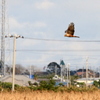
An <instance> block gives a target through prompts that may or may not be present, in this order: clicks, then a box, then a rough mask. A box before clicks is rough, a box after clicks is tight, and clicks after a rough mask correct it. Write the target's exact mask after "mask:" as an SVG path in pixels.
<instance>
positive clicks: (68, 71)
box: [68, 64, 71, 85]
mask: <svg viewBox="0 0 100 100" xmlns="http://www.w3.org/2000/svg"><path fill="white" fill-rule="evenodd" d="M68 76H69V84H70V85H71V79H70V78H71V77H70V64H68Z"/></svg>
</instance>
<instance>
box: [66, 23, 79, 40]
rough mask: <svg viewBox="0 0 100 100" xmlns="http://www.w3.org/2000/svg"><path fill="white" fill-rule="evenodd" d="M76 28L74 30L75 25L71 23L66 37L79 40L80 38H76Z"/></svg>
mask: <svg viewBox="0 0 100 100" xmlns="http://www.w3.org/2000/svg"><path fill="white" fill-rule="evenodd" d="M74 32H75V28H74V23H70V24H69V26H68V29H67V30H66V31H65V33H66V34H65V35H64V36H65V37H76V38H79V36H74Z"/></svg>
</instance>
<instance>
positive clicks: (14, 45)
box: [12, 36, 16, 91]
mask: <svg viewBox="0 0 100 100" xmlns="http://www.w3.org/2000/svg"><path fill="white" fill-rule="evenodd" d="M15 61H16V37H15V36H14V41H13V76H12V91H14V85H15V81H14V79H15Z"/></svg>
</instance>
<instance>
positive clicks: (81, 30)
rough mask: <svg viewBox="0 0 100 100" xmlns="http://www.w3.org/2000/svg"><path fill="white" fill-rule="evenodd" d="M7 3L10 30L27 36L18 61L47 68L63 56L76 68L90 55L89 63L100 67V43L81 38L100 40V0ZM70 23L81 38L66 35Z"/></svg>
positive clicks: (19, 42) (21, 43) (18, 0)
mask: <svg viewBox="0 0 100 100" xmlns="http://www.w3.org/2000/svg"><path fill="white" fill-rule="evenodd" d="M6 4H7V6H6V12H7V14H6V16H7V17H6V20H7V23H8V26H9V29H8V30H9V33H10V34H18V35H22V36H24V37H25V39H17V50H18V51H17V54H16V55H17V57H16V63H17V64H21V65H24V66H27V65H35V66H37V67H40V68H43V67H44V66H47V65H48V64H49V63H50V62H57V63H58V64H59V63H60V60H61V59H63V60H64V62H65V64H67V63H70V65H71V68H72V69H75V68H76V67H80V68H82V67H83V66H84V67H85V66H86V58H87V57H89V59H88V64H89V66H91V67H92V68H94V67H96V68H97V67H99V65H100V57H99V56H100V52H99V50H100V42H79V41H83V40H84V41H90V40H91V41H95V40H97V41H99V40H100V0H7V3H6ZM70 22H74V23H75V35H77V36H80V38H77V39H76V38H67V37H64V34H65V33H64V31H65V30H66V29H67V27H68V25H69V24H70ZM26 38H33V39H26ZM34 38H36V39H44V40H35V39H34ZM48 39H49V40H50V41H48ZM52 40H56V41H52ZM63 40H65V41H63ZM11 41H12V40H11ZM75 41H78V42H75ZM10 47H11V48H12V45H10ZM19 50H22V51H19ZM25 50H27V51H25ZM30 50H31V51H30ZM33 50H39V51H33ZM41 50H42V51H41ZM43 50H47V51H43ZM48 50H50V51H48ZM54 50H55V51H54ZM56 50H58V51H56ZM64 50H66V51H64ZM67 50H69V51H67ZM83 50H88V51H83ZM90 50H91V51H90ZM93 50H94V51H93ZM11 54H12V53H11Z"/></svg>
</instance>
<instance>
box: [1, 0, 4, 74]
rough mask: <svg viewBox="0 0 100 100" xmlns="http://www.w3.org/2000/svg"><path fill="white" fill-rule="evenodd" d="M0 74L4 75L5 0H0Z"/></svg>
mask: <svg viewBox="0 0 100 100" xmlns="http://www.w3.org/2000/svg"><path fill="white" fill-rule="evenodd" d="M0 65H1V66H0V74H3V75H4V66H5V0H2V14H1V64H0Z"/></svg>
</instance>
